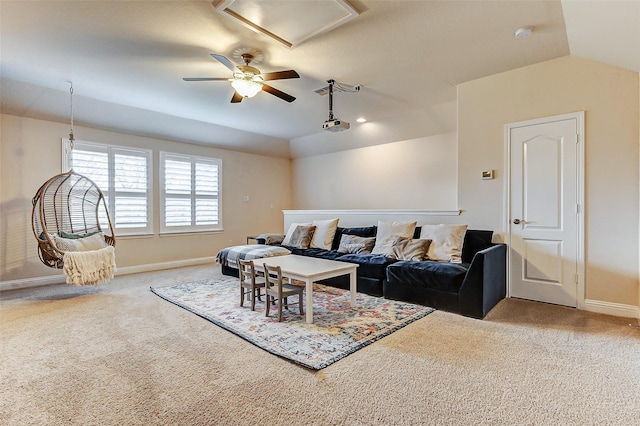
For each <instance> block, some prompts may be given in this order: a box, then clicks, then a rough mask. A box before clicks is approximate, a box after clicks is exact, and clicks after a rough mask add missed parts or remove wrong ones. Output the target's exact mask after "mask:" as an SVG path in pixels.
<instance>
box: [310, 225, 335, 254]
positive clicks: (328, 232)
mask: <svg viewBox="0 0 640 426" xmlns="http://www.w3.org/2000/svg"><path fill="white" fill-rule="evenodd" d="M311 224H312V225H314V226H315V227H316V230H315V232H314V233H313V238H312V239H311V244H310V245H309V247H312V248H322V249H327V250H330V249H331V245H332V243H333V238H334V236H335V235H336V229H337V228H338V219H328V220H314V221H313V222H311Z"/></svg>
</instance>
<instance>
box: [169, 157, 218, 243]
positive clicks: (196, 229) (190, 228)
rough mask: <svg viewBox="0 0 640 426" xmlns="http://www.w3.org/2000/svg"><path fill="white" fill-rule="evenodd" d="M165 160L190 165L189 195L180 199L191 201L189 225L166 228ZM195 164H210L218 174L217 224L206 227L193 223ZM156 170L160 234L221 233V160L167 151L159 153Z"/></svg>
mask: <svg viewBox="0 0 640 426" xmlns="http://www.w3.org/2000/svg"><path fill="white" fill-rule="evenodd" d="M167 159H170V160H176V161H188V162H190V163H191V193H190V195H189V197H187V196H186V195H182V196H181V197H180V198H188V199H189V200H190V201H191V225H181V226H176V225H174V226H167V225H166V200H167V198H168V197H167V191H166V185H165V171H166V170H165V161H166V160H167ZM196 163H204V164H212V165H215V166H216V167H217V169H218V170H217V173H218V185H217V195H216V200H217V202H218V209H217V210H218V211H217V213H218V223H217V224H213V225H212V224H206V225H196V224H195V223H194V218H195V209H194V206H195V202H196V200H197V199H198V196H197V194H196V193H195V180H194V176H195V164H196ZM158 168H159V183H158V192H159V195H160V196H159V199H160V203H159V207H160V215H159V216H160V234H161V235H162V234H169V235H170V234H185V233H210V232H219V231H223V218H222V159H220V158H215V157H205V156H199V155H191V154H181V153H175V152H168V151H160V152H159V159H158Z"/></svg>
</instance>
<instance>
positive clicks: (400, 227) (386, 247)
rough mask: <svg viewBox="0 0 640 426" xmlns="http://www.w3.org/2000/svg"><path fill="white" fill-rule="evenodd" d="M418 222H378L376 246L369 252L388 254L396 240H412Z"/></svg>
mask: <svg viewBox="0 0 640 426" xmlns="http://www.w3.org/2000/svg"><path fill="white" fill-rule="evenodd" d="M417 223H418V222H382V221H378V230H377V231H376V245H375V246H374V247H373V250H371V253H373V254H385V253H390V252H391V249H392V247H393V244H394V243H395V242H396V241H397V240H398V238H399V237H400V238H413V232H414V231H415V230H416V225H417Z"/></svg>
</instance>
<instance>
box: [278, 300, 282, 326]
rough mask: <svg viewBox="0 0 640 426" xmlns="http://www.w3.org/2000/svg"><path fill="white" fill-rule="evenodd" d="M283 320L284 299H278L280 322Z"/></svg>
mask: <svg viewBox="0 0 640 426" xmlns="http://www.w3.org/2000/svg"><path fill="white" fill-rule="evenodd" d="M280 321H282V299H280V300H278V322H280Z"/></svg>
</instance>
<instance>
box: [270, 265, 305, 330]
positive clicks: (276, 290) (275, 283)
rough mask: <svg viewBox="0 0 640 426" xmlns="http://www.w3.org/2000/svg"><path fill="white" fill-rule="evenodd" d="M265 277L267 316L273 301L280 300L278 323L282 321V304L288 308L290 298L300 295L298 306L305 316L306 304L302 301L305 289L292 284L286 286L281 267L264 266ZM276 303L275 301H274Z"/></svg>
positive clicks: (301, 313)
mask: <svg viewBox="0 0 640 426" xmlns="http://www.w3.org/2000/svg"><path fill="white" fill-rule="evenodd" d="M264 276H265V278H266V287H265V294H266V295H267V303H266V307H265V310H264V314H265V316H267V317H268V316H269V309H270V308H271V299H272V298H273V299H277V300H278V322H280V321H282V304H283V303H284V305H285V306H286V307H287V308H288V307H289V303H288V299H287V298H288V297H289V296H294V295H296V294H297V295H298V306H299V307H300V315H303V314H304V312H303V310H302V305H303V303H304V301H303V299H302V292H303V291H304V289H303V288H302V287H298V286H295V285H291V284H284V283H283V282H282V270H281V269H280V267H279V266H269V265H267V264H266V263H265V264H264ZM274 302H275V301H274Z"/></svg>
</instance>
